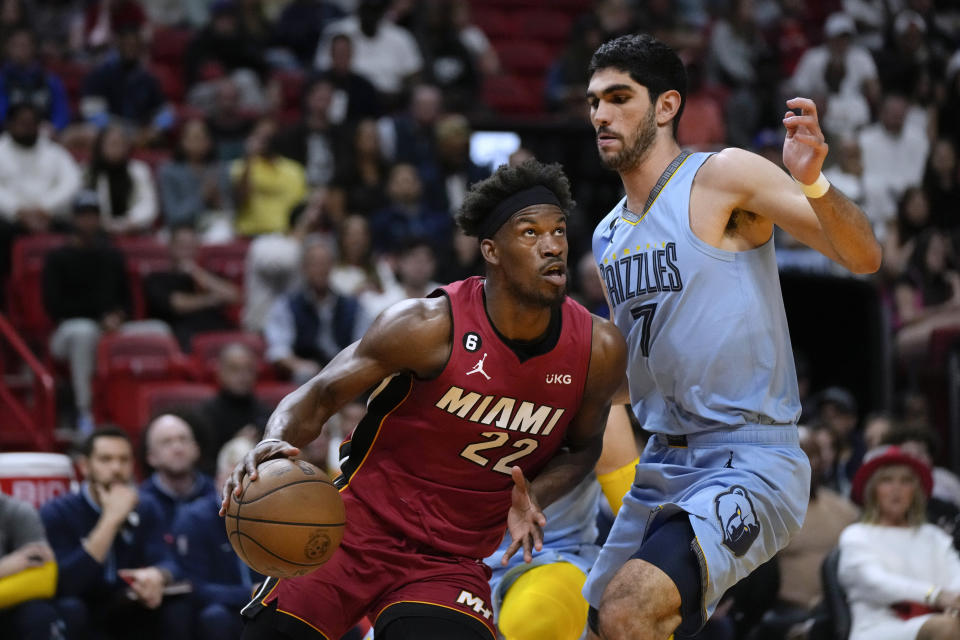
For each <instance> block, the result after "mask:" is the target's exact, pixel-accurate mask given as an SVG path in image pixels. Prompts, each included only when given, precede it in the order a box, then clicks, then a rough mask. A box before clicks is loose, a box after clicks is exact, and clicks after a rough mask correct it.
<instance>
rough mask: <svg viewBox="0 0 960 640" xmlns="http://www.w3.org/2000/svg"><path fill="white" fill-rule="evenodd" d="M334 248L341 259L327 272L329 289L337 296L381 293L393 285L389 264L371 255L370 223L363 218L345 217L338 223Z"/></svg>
mask: <svg viewBox="0 0 960 640" xmlns="http://www.w3.org/2000/svg"><path fill="white" fill-rule="evenodd" d="M396 240H399V238H397V239H396ZM337 249H338V255H339V256H340V258H339V260H337V264H336V265H335V266H334V267H333V271H332V272H331V273H330V288H331V289H333V290H334V291H336V292H337V293H340V294H343V295H349V296H359V295H360V294H361V293H365V292H371V293H374V294H380V293H383V290H384V287H387V286H388V285H390V284H392V283H393V281H394V277H393V272H392V271H391V269H390V265H389V264H388V263H387V261H386V260H384V259H382V258H380V257H379V256H377V255H374V253H373V247H372V245H371V243H370V223H369V222H367V219H366V218H364V217H363V216H357V215H353V216H347V217H346V219H344V221H343V222H342V223H341V224H340V226H339V228H338V233H337Z"/></svg>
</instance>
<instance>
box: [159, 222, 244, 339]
mask: <svg viewBox="0 0 960 640" xmlns="http://www.w3.org/2000/svg"><path fill="white" fill-rule="evenodd" d="M198 248H199V239H198V237H197V232H196V231H195V230H194V228H193V227H191V226H189V225H185V226H179V227H176V228H175V229H174V230H173V231H172V232H171V234H170V260H171V263H172V269H171V270H170V271H154V272H152V273H150V274H149V275H148V276H147V277H146V278H145V279H144V281H143V292H144V297H145V298H146V302H147V315H148V316H149V317H151V318H157V319H159V320H163V321H164V322H166V323H167V324H168V325H169V326H170V328H171V329H172V330H173V335H175V336H176V337H177V340H178V341H179V342H180V347H181V348H182V349H183V350H184V351H185V352H186V351H189V350H190V340H191V339H192V338H193V336H194V335H196V334H198V333H202V332H204V331H222V330H226V329H231V328H233V324H232V323H231V322H230V320H229V318H228V317H227V315H226V309H227V307H228V306H230V305H232V304H236V303H237V302H239V301H240V289H239V288H238V287H237V286H236V285H235V284H233V283H232V282H230V281H228V280H225V279H223V278H221V277H219V276H216V275H214V274H212V273H210V272H209V271H207V270H206V269H204V268H203V267H201V266H200V265H198V264H197V249H198Z"/></svg>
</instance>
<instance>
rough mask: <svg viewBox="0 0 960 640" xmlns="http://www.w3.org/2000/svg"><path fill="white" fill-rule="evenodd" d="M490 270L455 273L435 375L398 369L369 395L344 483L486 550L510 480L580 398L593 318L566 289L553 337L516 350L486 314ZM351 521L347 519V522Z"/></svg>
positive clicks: (411, 522) (404, 516) (450, 543)
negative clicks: (537, 349)
mask: <svg viewBox="0 0 960 640" xmlns="http://www.w3.org/2000/svg"><path fill="white" fill-rule="evenodd" d="M483 285H484V279H483V278H479V277H474V278H469V279H467V280H463V281H461V282H455V283H453V284H451V285H449V286H447V287H444V288H443V289H442V291H443V292H444V293H445V294H446V296H447V298H448V299H449V301H450V309H451V313H452V318H453V340H452V351H451V354H450V358H449V360H448V361H447V364H446V366H445V367H444V369H443V371H442V372H441V373H440V375H439V376H437V377H436V378H434V379H431V380H423V379H418V378H416V377H414V376H411V375H396V376H393V377H392V378H390V379H389V380H388V381H385V382H384V384H382V385H381V386H380V388H379V390H378V392H377V393H375V394H374V396H373V397H372V398H371V400H370V403H369V405H368V407H367V415H366V416H365V417H364V419H363V420H361V422H360V424H359V425H358V426H357V428H356V430H355V431H354V434H353V437H352V439H351V441H350V453H349V458H348V460H347V461H345V462H344V464H343V472H344V477H343V478H342V479H341V486H343V482H344V481H345V482H346V486H345V487H344V489H343V491H344V493H345V494H352V495H353V497H355V498H357V499H359V500H361V501H362V502H364V503H365V504H366V505H367V506H369V507H370V508H371V509H372V511H373V512H375V513H376V514H378V516H379V517H380V518H381V519H382V520H383V521H384V523H385V524H387V525H388V526H389V527H390V528H391V529H393V530H395V531H396V532H398V533H399V534H400V535H402V536H404V537H406V538H410V539H413V540H416V541H419V542H422V543H423V544H425V545H427V546H430V547H433V548H434V549H437V550H438V551H441V552H443V553H450V554H457V555H463V556H468V557H471V558H484V557H486V556H487V555H489V554H490V553H492V552H493V551H494V550H495V549H496V548H497V545H498V544H499V543H500V540H501V538H502V536H503V532H504V528H505V526H506V516H507V512H508V510H509V508H510V496H511V490H512V488H513V480H512V479H511V477H510V468H511V467H512V466H514V465H517V466H519V467H520V468H521V469H523V472H524V474H526V476H527V477H528V478H531V479H532V478H534V477H536V475H537V473H539V472H540V470H541V469H542V468H543V467H544V465H545V464H546V463H547V462H548V461H549V460H550V458H552V457H553V456H554V454H555V453H556V452H557V450H558V449H559V448H560V447H561V445H562V444H563V442H564V437H565V434H566V430H567V426H568V425H569V423H570V420H571V419H572V418H573V416H575V415H576V414H577V411H578V410H579V409H580V401H581V397H582V395H583V388H584V384H585V383H586V378H587V370H588V368H589V364H590V349H591V337H592V327H593V324H592V318H591V316H590V314H589V312H587V311H586V309H584V308H583V307H581V306H580V305H579V304H577V303H576V302H574V301H573V300H571V299H569V298H567V299H566V300H565V301H564V302H563V304H562V306H561V313H560V323H561V324H560V332H559V338H558V339H557V343H556V345H555V346H554V347H553V348H552V349H550V350H549V351H547V352H546V353H542V354H540V355H536V356H533V357H530V358H529V359H527V360H524V361H521V358H520V357H519V356H518V355H517V354H516V353H515V352H514V351H513V350H512V349H511V348H510V347H509V346H508V345H507V344H506V343H505V342H504V341H503V339H502V338H501V337H500V336H499V335H498V334H497V332H496V330H495V329H494V328H493V326H492V324H491V323H490V320H489V318H488V316H487V313H486V308H485V306H484V298H483ZM347 526H348V527H349V526H350V525H349V522H348V523H347Z"/></svg>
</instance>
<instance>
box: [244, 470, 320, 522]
mask: <svg viewBox="0 0 960 640" xmlns="http://www.w3.org/2000/svg"><path fill="white" fill-rule="evenodd" d="M311 482H319V483H320V484H328V485H330V486H331V487H333V488H334V489H336V488H337V487H336V485H335V484H333V483H332V482H330V481H328V480H321V479H319V478H311V479H308V480H297V481H295V482H288V483H287V484H282V485H280V486H277V487H274V488H273V489H270V490H269V491H267V492H265V493H263V494H261V495H259V496H257V497H256V498H253V499H252V500H248V501H246V502H243V503H238V504H253V503H254V502H256V501H258V500H262V499H263V498H266V497H267V496H269V495H270V494H272V493H275V492H277V491H280V490H281V489H285V488H286V487H292V486H295V485H298V484H309V483H311ZM252 484H253V483H252V482H251V483H249V484H248V485H247V489H249V488H250V485H252ZM247 489H244V490H243V493H241V494H240V499H241V500H243V496H244V495H246V493H247ZM237 515H238V516H239V515H240V510H239V509H237Z"/></svg>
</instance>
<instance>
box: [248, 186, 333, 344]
mask: <svg viewBox="0 0 960 640" xmlns="http://www.w3.org/2000/svg"><path fill="white" fill-rule="evenodd" d="M325 202H326V189H314V191H313V192H312V193H311V194H310V196H309V198H308V199H307V201H306V202H301V203H300V204H298V205H296V206H295V207H293V209H291V210H290V224H289V229H288V230H287V231H286V233H269V234H264V235H260V236H257V237H256V238H254V240H253V242H251V243H250V248H249V249H248V250H247V258H246V262H245V264H244V278H243V286H244V296H243V301H244V306H243V326H244V328H246V329H247V331H254V332H257V333H259V332H260V331H262V330H263V323H264V321H265V319H266V317H267V313H268V312H269V311H270V307H271V306H273V302H274V301H275V300H276V299H277V298H279V297H280V296H282V295H284V294H286V293H290V292H291V291H292V290H293V289H295V288H296V287H298V286H299V282H300V281H299V278H300V265H301V258H302V253H303V252H302V247H303V241H304V239H305V238H306V237H307V235H309V234H311V233H315V232H317V231H320V229H321V225H322V223H323V219H324V217H323V216H324V211H323V209H324V204H325Z"/></svg>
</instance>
